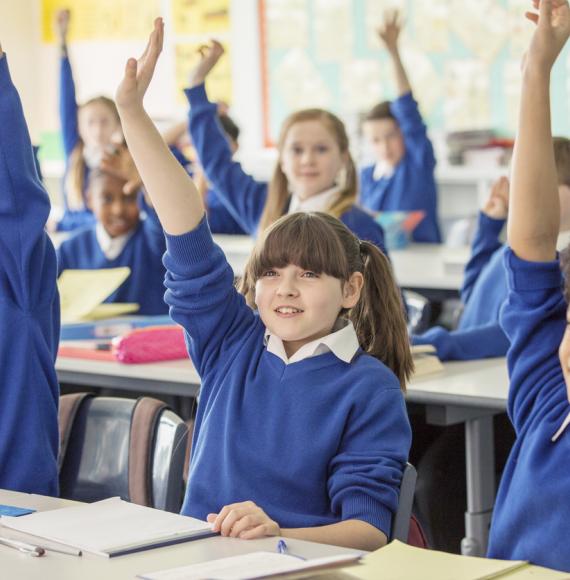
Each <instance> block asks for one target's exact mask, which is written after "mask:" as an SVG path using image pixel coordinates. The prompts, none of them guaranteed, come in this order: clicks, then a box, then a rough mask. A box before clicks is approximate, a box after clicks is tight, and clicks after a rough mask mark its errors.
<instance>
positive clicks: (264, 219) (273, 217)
mask: <svg viewBox="0 0 570 580" xmlns="http://www.w3.org/2000/svg"><path fill="white" fill-rule="evenodd" d="M288 198H289V184H288V182H287V177H286V176H285V174H284V173H283V170H282V169H281V165H280V164H279V163H278V164H277V165H276V166H275V171H274V172H273V177H272V178H271V182H270V183H269V189H268V193H267V201H266V202H265V207H264V208H263V213H262V214H261V219H260V221H259V231H260V232H263V231H265V230H266V229H267V228H268V227H269V226H270V225H271V224H272V223H274V222H276V221H277V220H278V219H279V218H280V217H281V216H282V215H283V214H284V213H286V211H287V207H286V206H287V200H288Z"/></svg>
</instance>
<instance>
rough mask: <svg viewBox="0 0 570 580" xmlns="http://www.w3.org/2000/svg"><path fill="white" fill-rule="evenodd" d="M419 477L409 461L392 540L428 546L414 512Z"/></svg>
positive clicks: (423, 546)
mask: <svg viewBox="0 0 570 580" xmlns="http://www.w3.org/2000/svg"><path fill="white" fill-rule="evenodd" d="M417 478H418V474H417V472H416V468H415V467H414V466H413V465H412V464H411V463H407V464H406V467H405V468H404V473H403V475H402V483H401V484H400V494H399V497H398V509H397V511H396V513H395V515H394V519H393V520H392V535H391V537H390V541H392V540H399V541H400V542H404V543H405V544H410V545H412V546H417V547H420V548H427V547H428V542H427V538H426V535H425V533H424V531H423V530H422V527H421V525H420V523H419V522H418V520H417V519H416V518H415V516H414V515H413V514H412V506H413V503H414V494H415V491H416V480H417Z"/></svg>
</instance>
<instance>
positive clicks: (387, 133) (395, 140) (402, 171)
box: [360, 11, 441, 243]
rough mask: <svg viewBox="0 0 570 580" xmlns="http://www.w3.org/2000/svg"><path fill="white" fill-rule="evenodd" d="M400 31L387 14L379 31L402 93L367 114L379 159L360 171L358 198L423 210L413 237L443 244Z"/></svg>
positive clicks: (430, 157) (429, 157)
mask: <svg viewBox="0 0 570 580" xmlns="http://www.w3.org/2000/svg"><path fill="white" fill-rule="evenodd" d="M400 31H401V24H400V17H399V14H398V12H397V11H393V12H392V13H387V14H386V17H385V20H384V25H383V26H382V28H380V29H379V31H378V34H379V36H380V38H381V39H382V41H383V42H384V44H385V45H386V48H387V50H388V53H389V55H390V58H391V60H392V64H393V66H394V72H395V77H396V88H397V92H398V97H397V98H396V100H394V101H393V102H391V103H390V102H387V101H385V102H383V103H380V104H378V105H376V106H375V107H374V108H373V109H372V110H371V111H370V112H369V113H368V115H367V116H366V119H365V122H364V126H363V129H364V133H365V135H366V137H367V138H368V139H369V140H370V142H371V144H372V147H373V150H374V153H375V155H376V158H377V162H376V163H375V164H374V165H371V166H369V167H365V168H364V169H362V171H361V173H360V202H361V204H362V205H363V206H364V207H366V208H368V209H371V210H374V211H414V210H422V211H423V212H424V213H425V216H424V219H423V220H422V221H421V222H420V224H419V225H418V226H417V228H416V229H415V230H414V232H413V234H412V237H413V240H414V241H416V242H430V243H439V242H441V234H440V232H439V226H438V222H437V187H436V184H435V177H434V171H435V163H436V161H435V156H434V152H433V147H432V144H431V142H430V140H429V138H428V136H427V130H426V126H425V124H424V122H423V120H422V117H421V115H420V112H419V110H418V104H417V103H416V101H415V100H414V98H413V96H412V89H411V87H410V82H409V80H408V75H407V74H406V70H405V68H404V65H403V64H402V60H401V58H400V52H399V50H398V39H399V37H400Z"/></svg>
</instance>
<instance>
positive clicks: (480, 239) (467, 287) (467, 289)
mask: <svg viewBox="0 0 570 580" xmlns="http://www.w3.org/2000/svg"><path fill="white" fill-rule="evenodd" d="M504 225H505V220H496V219H493V218H490V217H488V216H486V215H485V214H484V213H483V212H479V225H478V227H477V232H476V234H475V239H474V240H473V245H472V247H471V257H470V258H469V262H467V266H465V275H464V278H463V286H462V288H461V300H462V302H463V304H467V302H468V301H469V298H470V297H471V292H472V291H473V287H474V286H475V282H477V278H479V276H480V274H481V272H482V271H483V269H484V268H485V266H486V265H487V264H488V263H489V260H490V259H491V256H492V255H493V254H494V253H495V252H496V251H497V250H498V249H499V248H501V247H502V245H503V244H502V243H501V241H500V240H499V236H500V234H501V231H502V229H503V226H504Z"/></svg>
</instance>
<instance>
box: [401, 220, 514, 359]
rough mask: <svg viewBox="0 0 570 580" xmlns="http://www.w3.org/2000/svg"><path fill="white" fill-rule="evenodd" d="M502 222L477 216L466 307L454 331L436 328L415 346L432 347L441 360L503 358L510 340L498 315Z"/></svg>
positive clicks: (503, 292) (502, 294)
mask: <svg viewBox="0 0 570 580" xmlns="http://www.w3.org/2000/svg"><path fill="white" fill-rule="evenodd" d="M504 224H505V220H496V219H493V218H490V217H488V216H486V215H485V214H484V213H483V212H480V214H479V227H478V228H477V233H476V235H475V239H474V241H473V248H472V252H471V259H470V260H469V262H468V263H467V266H466V267H465V280H464V282H463V288H462V290H461V298H462V300H463V303H464V305H465V308H464V310H463V314H462V316H461V319H460V321H459V326H458V328H457V330H455V331H452V332H450V331H448V330H446V329H445V328H441V327H440V326H436V327H434V328H431V329H430V330H428V331H427V332H425V333H424V334H422V335H421V336H414V337H413V338H412V342H413V343H414V344H433V345H434V346H435V347H436V349H437V355H438V357H439V358H440V359H441V360H472V359H480V358H489V357H496V356H505V355H506V354H507V349H508V348H509V340H508V338H507V337H506V335H505V333H504V332H503V330H502V328H501V326H500V324H499V311H500V309H501V306H502V304H503V302H504V301H505V299H506V297H507V276H506V272H505V267H504V265H503V257H504V254H505V252H506V250H507V248H506V247H505V246H503V244H502V243H501V241H500V240H499V235H500V234H501V230H502V229H503V226H504Z"/></svg>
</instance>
